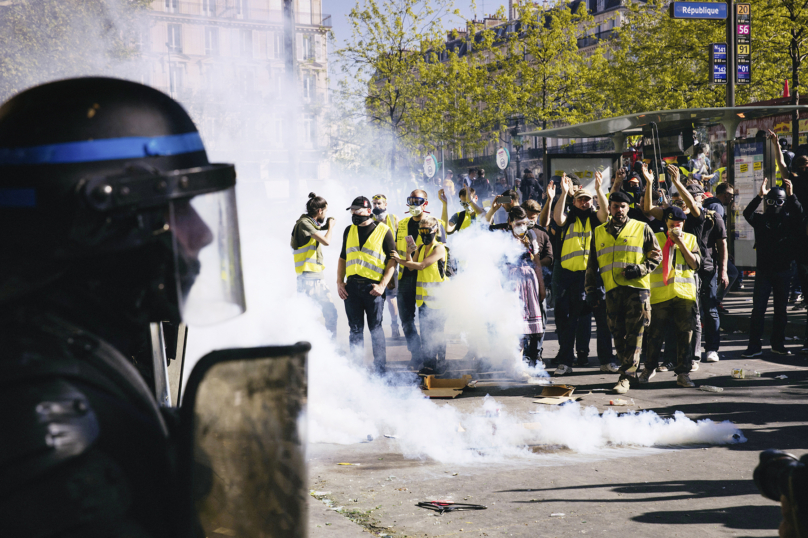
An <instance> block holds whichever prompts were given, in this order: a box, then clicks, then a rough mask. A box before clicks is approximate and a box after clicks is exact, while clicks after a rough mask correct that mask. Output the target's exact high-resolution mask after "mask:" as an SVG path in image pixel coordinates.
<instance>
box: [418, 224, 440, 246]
mask: <svg viewBox="0 0 808 538" xmlns="http://www.w3.org/2000/svg"><path fill="white" fill-rule="evenodd" d="M437 233H438V230H437V228H436V229H434V230H426V229H425V228H421V229H419V230H418V235H419V236H421V242H422V243H423V244H425V245H429V244H431V243H432V241H434V240H435V236H436V235H437Z"/></svg>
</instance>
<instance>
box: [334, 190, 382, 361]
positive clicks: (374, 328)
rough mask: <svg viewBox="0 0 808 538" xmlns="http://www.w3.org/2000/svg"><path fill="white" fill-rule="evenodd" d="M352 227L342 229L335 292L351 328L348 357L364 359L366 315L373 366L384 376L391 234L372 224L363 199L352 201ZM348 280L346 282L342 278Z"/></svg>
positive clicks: (367, 205) (367, 204)
mask: <svg viewBox="0 0 808 538" xmlns="http://www.w3.org/2000/svg"><path fill="white" fill-rule="evenodd" d="M348 211H351V213H352V215H351V222H352V223H353V224H352V225H351V226H348V227H347V228H345V233H344V235H343V237H342V251H341V252H340V257H339V264H338V265H337V290H338V292H339V296H340V299H342V300H343V301H345V314H346V315H347V316H348V326H349V327H350V329H351V333H350V335H349V339H348V341H349V343H350V347H351V354H352V355H353V356H354V358H355V360H357V361H358V362H359V363H360V364H361V363H362V361H363V360H364V346H365V337H364V334H365V316H367V320H368V329H369V330H370V338H371V342H372V345H373V365H374V368H375V370H376V373H378V374H383V373H384V372H385V369H386V364H387V344H386V343H385V340H384V330H382V317H383V315H384V297H385V290H386V288H387V284H388V283H389V282H390V279H391V278H393V274H394V272H395V267H396V264H395V262H394V261H393V260H392V258H391V255H392V254H394V253H395V251H396V242H395V241H394V240H393V233H392V232H391V231H390V228H389V227H388V226H387V225H386V224H383V223H376V222H373V219H372V218H371V209H370V200H368V199H367V198H365V197H364V196H358V197H356V198H355V199H354V201H353V203H352V204H351V207H349V208H348ZM346 276H347V277H348V281H347V282H346V281H345V277H346Z"/></svg>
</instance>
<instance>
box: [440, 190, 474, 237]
mask: <svg viewBox="0 0 808 538" xmlns="http://www.w3.org/2000/svg"><path fill="white" fill-rule="evenodd" d="M458 197H459V198H460V206H461V207H462V208H463V210H462V211H458V212H457V213H455V214H454V215H452V218H449V208H448V199H447V197H446V192H444V191H443V190H441V191H440V192H438V198H439V199H440V201H441V203H442V204H443V211H442V212H441V219H442V220H443V222H445V223H446V233H447V234H449V235H452V234H453V233H455V232H459V231H461V230H465V229H466V228H468V227H469V226H471V225H472V223H474V222H475V221H476V220H477V215H482V214H484V213H485V209H483V208H482V206H480V205H478V203H477V201H478V200H477V193H475V192H474V188H472V187H463V188H462V189H460V194H459V195H458Z"/></svg>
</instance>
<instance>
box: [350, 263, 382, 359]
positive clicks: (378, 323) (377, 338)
mask: <svg viewBox="0 0 808 538" xmlns="http://www.w3.org/2000/svg"><path fill="white" fill-rule="evenodd" d="M372 288H373V283H371V282H369V281H366V280H365V281H362V280H359V279H356V278H349V279H348V282H346V284H345V289H346V290H347V292H348V298H347V299H345V314H346V315H347V316H348V327H350V329H351V333H350V334H349V335H348V342H349V343H350V348H351V354H352V355H354V356H358V357H361V356H362V353H363V351H364V349H365V316H366V315H367V319H368V329H370V339H371V343H372V345H373V365H374V366H375V367H376V369H377V370H378V369H382V368H384V366H385V364H386V363H387V344H386V343H385V340H384V331H383V330H382V315H383V314H384V295H381V296H379V297H375V296H373V295H371V294H370V290H371V289H372Z"/></svg>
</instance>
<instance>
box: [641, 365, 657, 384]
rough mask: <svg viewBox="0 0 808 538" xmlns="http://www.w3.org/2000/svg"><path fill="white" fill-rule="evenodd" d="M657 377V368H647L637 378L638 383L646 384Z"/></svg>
mask: <svg viewBox="0 0 808 538" xmlns="http://www.w3.org/2000/svg"><path fill="white" fill-rule="evenodd" d="M655 375H656V368H646V369H645V370H643V372H642V373H641V374H640V375H638V376H637V381H638V382H640V383H642V384H645V383H648V382H649V381H651V378H652V377H654V376H655Z"/></svg>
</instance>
